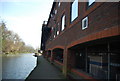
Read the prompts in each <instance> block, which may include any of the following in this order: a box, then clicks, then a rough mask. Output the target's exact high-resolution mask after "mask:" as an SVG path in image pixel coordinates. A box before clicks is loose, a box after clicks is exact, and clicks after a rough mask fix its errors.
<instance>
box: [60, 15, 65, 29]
mask: <svg viewBox="0 0 120 81" xmlns="http://www.w3.org/2000/svg"><path fill="white" fill-rule="evenodd" d="M64 29H65V15H63V16H62V28H61V30H62V31H63V30H64Z"/></svg>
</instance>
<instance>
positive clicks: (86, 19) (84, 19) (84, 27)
mask: <svg viewBox="0 0 120 81" xmlns="http://www.w3.org/2000/svg"><path fill="white" fill-rule="evenodd" d="M85 21H86V26H84V25H85ZM86 28H88V16H86V17H84V18H83V19H82V30H85V29H86Z"/></svg>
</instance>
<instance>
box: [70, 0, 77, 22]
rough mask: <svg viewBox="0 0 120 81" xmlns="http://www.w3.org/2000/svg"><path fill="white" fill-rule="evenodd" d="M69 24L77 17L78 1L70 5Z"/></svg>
mask: <svg viewBox="0 0 120 81" xmlns="http://www.w3.org/2000/svg"><path fill="white" fill-rule="evenodd" d="M71 9H72V10H71V22H72V21H73V20H74V19H75V18H76V17H77V16H78V0H75V1H74V2H73V3H72V8H71Z"/></svg>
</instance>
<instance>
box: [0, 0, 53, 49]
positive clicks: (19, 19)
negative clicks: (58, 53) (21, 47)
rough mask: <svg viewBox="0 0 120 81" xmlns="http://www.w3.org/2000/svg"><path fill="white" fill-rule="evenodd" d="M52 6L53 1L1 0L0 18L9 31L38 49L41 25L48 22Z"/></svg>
mask: <svg viewBox="0 0 120 81" xmlns="http://www.w3.org/2000/svg"><path fill="white" fill-rule="evenodd" d="M52 4H53V0H2V1H0V17H1V19H2V20H4V21H5V22H6V25H7V28H8V29H9V30H12V31H14V32H15V33H17V34H18V35H19V36H20V38H21V39H22V40H23V41H24V42H25V43H26V44H28V45H31V46H33V47H34V48H37V47H40V42H41V27H42V23H43V21H44V20H48V17H49V13H50V11H51V8H52ZM1 13H2V14H1Z"/></svg>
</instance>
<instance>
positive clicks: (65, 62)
mask: <svg viewBox="0 0 120 81" xmlns="http://www.w3.org/2000/svg"><path fill="white" fill-rule="evenodd" d="M69 52H70V51H69V50H68V49H67V48H65V49H64V52H63V59H64V60H63V74H64V75H65V76H67V72H68V68H69V60H70V59H69Z"/></svg>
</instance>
